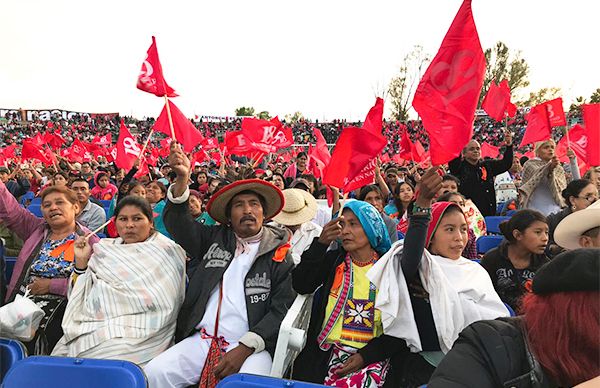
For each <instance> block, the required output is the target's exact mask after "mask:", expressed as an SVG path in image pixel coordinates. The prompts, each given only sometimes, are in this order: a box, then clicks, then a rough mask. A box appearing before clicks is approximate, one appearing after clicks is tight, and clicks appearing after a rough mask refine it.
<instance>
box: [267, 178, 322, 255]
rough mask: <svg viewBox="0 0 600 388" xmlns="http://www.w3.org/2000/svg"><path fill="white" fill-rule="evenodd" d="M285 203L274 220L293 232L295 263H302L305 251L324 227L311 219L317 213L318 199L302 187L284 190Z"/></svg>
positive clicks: (292, 243) (291, 241) (292, 251)
mask: <svg viewBox="0 0 600 388" xmlns="http://www.w3.org/2000/svg"><path fill="white" fill-rule="evenodd" d="M283 196H284V197H285V205H284V207H283V209H281V212H280V213H279V214H278V215H276V216H275V217H274V218H273V221H275V222H277V223H278V224H280V225H284V226H286V227H287V228H288V229H289V230H290V231H291V232H292V233H293V235H292V239H291V240H290V245H291V248H290V252H291V254H292V258H293V260H294V264H295V265H298V264H299V263H300V258H301V257H302V252H304V251H305V250H306V249H308V247H310V244H312V242H313V239H314V238H315V237H319V236H320V235H321V231H322V230H323V228H322V227H320V226H319V225H317V224H315V223H314V222H312V221H311V220H312V219H313V218H314V217H315V215H316V214H317V207H318V205H317V200H316V199H315V197H313V196H312V195H311V194H310V193H309V192H308V191H305V190H302V189H287V190H283Z"/></svg>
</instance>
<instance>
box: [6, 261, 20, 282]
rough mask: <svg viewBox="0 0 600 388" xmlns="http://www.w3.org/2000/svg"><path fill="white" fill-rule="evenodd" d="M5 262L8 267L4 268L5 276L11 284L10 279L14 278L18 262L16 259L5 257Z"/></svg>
mask: <svg viewBox="0 0 600 388" xmlns="http://www.w3.org/2000/svg"><path fill="white" fill-rule="evenodd" d="M4 262H5V264H6V267H4V274H5V275H6V282H7V284H8V282H10V277H11V276H12V273H13V270H14V269H15V263H16V262H17V258H16V257H5V258H4Z"/></svg>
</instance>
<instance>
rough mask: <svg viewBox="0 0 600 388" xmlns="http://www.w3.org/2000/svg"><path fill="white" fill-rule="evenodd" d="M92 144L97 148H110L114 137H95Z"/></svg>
mask: <svg viewBox="0 0 600 388" xmlns="http://www.w3.org/2000/svg"><path fill="white" fill-rule="evenodd" d="M92 144H94V145H97V146H110V145H112V135H111V134H110V133H108V134H106V135H103V136H94V139H93V140H92Z"/></svg>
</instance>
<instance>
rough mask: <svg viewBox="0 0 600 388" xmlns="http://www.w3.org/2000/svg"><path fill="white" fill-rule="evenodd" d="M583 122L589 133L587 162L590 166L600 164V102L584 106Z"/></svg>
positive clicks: (586, 146)
mask: <svg viewBox="0 0 600 388" xmlns="http://www.w3.org/2000/svg"><path fill="white" fill-rule="evenodd" d="M583 122H584V123H585V129H586V135H587V142H586V145H585V150H586V154H587V162H588V164H589V165H590V166H600V104H585V105H584V106H583Z"/></svg>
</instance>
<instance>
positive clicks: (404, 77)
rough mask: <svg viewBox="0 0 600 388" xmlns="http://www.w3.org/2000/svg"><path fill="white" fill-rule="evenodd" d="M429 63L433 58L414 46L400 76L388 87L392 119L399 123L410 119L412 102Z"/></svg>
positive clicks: (400, 71) (393, 79)
mask: <svg viewBox="0 0 600 388" xmlns="http://www.w3.org/2000/svg"><path fill="white" fill-rule="evenodd" d="M429 62H431V58H430V56H429V55H428V54H426V53H424V52H423V47H421V46H414V47H413V49H412V51H411V52H410V53H408V54H406V56H405V57H404V60H403V62H402V65H401V66H400V70H399V72H398V75H397V76H395V77H394V78H392V80H391V81H390V84H389V86H388V93H389V97H390V100H391V103H392V119H394V120H399V121H406V120H407V119H408V110H409V109H410V102H411V100H412V97H413V95H414V94H415V90H416V89H417V86H418V85H419V81H420V80H421V76H422V75H423V73H424V72H425V69H426V68H427V65H428V64H429Z"/></svg>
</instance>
